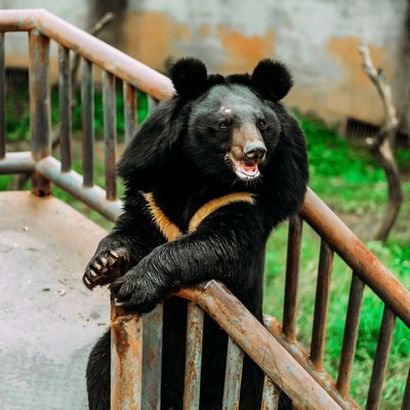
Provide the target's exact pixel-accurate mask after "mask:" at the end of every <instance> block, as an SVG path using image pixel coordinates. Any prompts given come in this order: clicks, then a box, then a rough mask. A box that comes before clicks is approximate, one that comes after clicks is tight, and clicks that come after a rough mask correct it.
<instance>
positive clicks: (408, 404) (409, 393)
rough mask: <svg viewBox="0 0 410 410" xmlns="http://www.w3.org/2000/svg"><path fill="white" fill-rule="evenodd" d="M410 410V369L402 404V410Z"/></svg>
mask: <svg viewBox="0 0 410 410" xmlns="http://www.w3.org/2000/svg"><path fill="white" fill-rule="evenodd" d="M409 409H410V368H409V372H408V374H407V382H406V388H405V389H404V395H403V401H402V403H401V410H409Z"/></svg>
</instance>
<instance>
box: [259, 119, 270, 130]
mask: <svg viewBox="0 0 410 410" xmlns="http://www.w3.org/2000/svg"><path fill="white" fill-rule="evenodd" d="M257 124H258V128H260V129H261V130H264V129H265V128H266V126H267V125H268V124H266V121H265V120H262V119H260V120H258V121H257Z"/></svg>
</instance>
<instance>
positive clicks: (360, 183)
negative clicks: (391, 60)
mask: <svg viewBox="0 0 410 410" xmlns="http://www.w3.org/2000/svg"><path fill="white" fill-rule="evenodd" d="M23 94H24V93H23ZM57 97H58V95H57V94H56V92H53V93H52V102H53V109H52V120H53V123H55V121H56V120H57V115H58V111H57ZM16 101H17V102H15V104H17V105H18V104H24V103H25V102H24V101H27V95H20V96H17V100H16ZM15 104H14V105H13V104H12V103H11V102H10V101H9V100H8V105H7V107H6V109H7V113H8V115H7V130H8V136H9V137H10V139H11V140H14V141H21V140H27V138H28V134H29V123H28V114H27V115H26V113H25V111H24V110H23V113H21V112H20V111H21V109H19V110H16V108H15ZM122 104H123V103H122V98H121V96H120V95H118V96H117V113H118V120H117V128H118V133H119V139H120V140H121V139H122V136H123V132H124V117H123V105H122ZM13 107H14V108H13ZM138 107H139V112H138V116H139V120H140V122H141V121H142V120H143V119H144V118H145V116H146V114H147V110H148V101H147V97H146V96H145V95H143V94H139V95H138ZM26 111H27V110H26ZM95 112H96V121H95V130H96V136H97V140H98V139H101V136H102V133H103V123H102V118H103V114H102V103H101V94H100V93H98V92H97V93H96V96H95ZM14 113H16V114H14ZM17 113H18V114H17ZM299 118H300V121H301V125H302V127H303V129H304V130H305V133H306V135H307V139H308V146H309V159H310V175H311V177H310V186H311V187H312V188H313V189H314V190H315V191H316V192H317V193H318V194H319V195H320V196H321V198H322V199H324V200H325V201H326V202H327V203H328V204H329V205H330V206H331V207H332V208H333V209H334V210H335V211H336V212H337V213H338V214H339V215H341V216H342V218H343V219H344V220H345V221H346V222H347V223H348V224H349V225H350V226H351V228H352V229H353V230H354V231H356V232H358V233H359V236H360V237H362V238H364V240H368V239H369V238H371V233H372V229H373V228H374V226H375V224H376V222H377V220H378V219H379V218H380V217H381V215H382V212H383V208H384V204H385V199H386V184H385V179H384V175H383V172H382V171H381V170H380V169H379V168H378V166H377V165H376V164H375V163H374V161H373V159H372V158H371V156H370V155H369V153H368V152H367V150H366V148H364V147H362V146H354V147H353V146H351V145H349V143H348V142H347V141H346V140H344V139H342V138H340V137H338V136H337V134H336V133H335V132H333V131H332V130H330V129H328V128H327V127H326V126H325V124H323V123H321V122H320V121H317V120H311V119H309V118H305V117H302V116H299ZM73 129H74V131H75V132H77V133H78V131H79V130H80V129H81V104H80V103H79V104H78V105H77V106H76V107H75V109H74V113H73ZM77 145H78V141H77ZM397 157H398V163H399V165H400V166H401V167H402V168H403V169H409V168H410V154H409V151H405V150H400V151H398V152H397ZM73 168H74V169H75V170H77V171H78V172H81V165H80V162H79V161H78V160H75V161H74V164H73ZM95 174H96V183H97V184H99V185H100V186H103V185H104V180H103V166H102V163H101V161H97V163H96V165H95ZM10 182H11V177H10V176H0V190H5V189H7V188H8V186H9V184H10ZM403 188H404V191H405V195H406V201H405V203H404V205H403V207H402V210H401V215H400V218H399V220H398V222H397V225H396V227H395V229H394V231H393V232H392V234H391V236H390V239H389V241H388V242H387V243H386V244H385V245H381V244H380V243H376V242H367V245H368V247H369V248H370V249H371V250H372V251H373V252H374V253H375V254H376V255H377V256H378V257H379V258H380V259H381V260H382V262H383V263H385V264H386V266H388V267H389V268H390V269H391V270H392V271H393V272H394V273H395V274H396V275H397V276H398V277H399V279H400V280H401V281H402V283H404V285H405V286H406V287H407V288H410V230H409V227H408V221H409V220H410V201H409V200H408V198H409V196H410V182H406V183H404V184H403ZM121 190H122V188H121V187H120V194H121V192H122V191H121ZM53 193H54V194H55V195H56V196H57V197H59V198H61V199H62V200H64V201H66V202H68V203H70V204H71V205H72V206H74V207H75V208H76V209H78V210H79V211H80V212H83V213H85V214H86V215H87V216H88V217H90V218H91V219H93V220H94V221H96V222H97V223H99V224H101V225H102V226H103V227H105V228H106V229H110V227H111V226H112V224H111V223H110V222H107V221H106V220H105V219H104V218H103V217H101V216H100V215H99V214H98V213H97V212H95V211H92V210H90V209H89V208H88V207H87V206H86V205H84V204H82V203H80V202H78V201H76V200H75V199H73V198H72V197H71V196H70V195H68V194H67V193H65V192H64V191H62V190H60V189H59V188H56V187H53ZM303 238H304V240H303V243H302V252H301V269H300V279H299V293H298V337H299V339H300V340H301V341H303V343H304V344H305V345H306V346H307V347H308V348H309V344H310V339H311V333H312V318H313V309H314V295H315V288H316V277H317V265H318V253H319V246H320V242H319V238H318V237H317V235H316V234H315V233H314V232H313V231H312V230H311V229H310V228H308V227H307V226H305V227H304V233H303ZM286 243H287V225H286V224H283V225H282V226H280V227H279V228H278V229H277V230H275V232H273V234H272V236H271V238H270V240H269V243H268V247H267V255H266V280H265V305H264V309H265V312H266V313H269V314H272V315H273V316H275V317H276V318H278V319H281V318H282V310H283V289H284V279H285V276H284V272H285V262H286V261H285V258H286ZM350 281H351V271H350V269H349V268H348V267H347V266H346V265H345V264H344V262H343V261H341V260H340V259H339V258H338V257H336V258H335V261H334V269H333V272H332V282H331V294H330V308H329V313H328V327H327V343H326V355H325V368H326V369H327V370H328V371H329V372H330V373H331V374H332V376H333V377H336V376H337V368H338V364H339V356H340V347H341V342H342V337H343V327H344V319H345V315H346V306H347V299H348V293H349V286H350ZM382 311H383V305H382V303H381V302H380V300H379V299H378V297H377V296H375V295H374V293H373V292H372V291H371V290H370V289H368V288H366V291H365V296H364V300H363V307H362V313H361V321H360V328H359V341H358V347H357V353H356V359H355V364H354V371H353V379H352V387H351V391H352V395H353V397H354V398H355V399H356V400H357V401H358V402H359V404H361V405H363V404H364V403H365V400H366V394H367V388H368V383H369V379H370V372H371V366H372V360H373V357H374V352H375V349H376V345H377V337H378V330H379V326H380V319H381V315H382ZM409 340H410V332H409V331H408V330H407V328H406V327H405V326H404V324H403V323H401V322H400V321H398V322H397V324H396V328H395V333H394V339H393V346H392V350H391V354H390V359H389V364H388V374H387V377H386V381H385V385H384V390H383V396H384V401H383V403H382V408H383V409H387V410H390V409H391V410H393V409H397V408H399V407H400V405H399V403H400V400H401V397H402V394H403V390H404V383H405V377H406V372H407V367H408V363H409V356H410V343H409Z"/></svg>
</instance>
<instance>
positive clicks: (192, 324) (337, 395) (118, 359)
mask: <svg viewBox="0 0 410 410" xmlns="http://www.w3.org/2000/svg"><path fill="white" fill-rule="evenodd" d="M8 31H27V32H28V33H29V70H30V113H31V151H30V152H11V153H8V152H6V129H5V108H4V107H5V98H6V92H5V81H4V76H5V53H4V45H5V41H7V32H8ZM50 41H55V42H57V43H58V47H59V49H58V68H59V77H58V85H59V110H60V129H59V133H60V149H61V151H60V157H61V161H59V160H57V159H56V158H54V157H53V156H52V155H51V141H50V96H49V92H50V91H49V90H50V81H49V66H50V59H49V49H50ZM73 53H78V54H79V55H80V56H81V59H82V81H81V100H82V101H81V103H82V144H83V150H82V173H83V175H80V174H79V173H77V172H75V171H73V169H72V158H71V127H72V119H71V109H70V107H71V96H72V93H71V82H70V76H69V72H70V57H71V56H72V55H73ZM95 66H96V67H99V68H100V69H102V71H103V76H102V84H103V110H104V112H103V117H104V140H105V161H104V162H105V189H103V188H101V187H99V186H96V185H95V184H94V175H93V170H94V128H93V127H94V121H93V119H94V110H93V94H94V82H95V81H94V76H93V68H94V67H95ZM116 79H117V80H120V81H122V85H123V99H124V118H125V139H126V140H129V139H130V138H131V135H132V134H133V133H134V131H135V129H136V127H137V120H136V111H137V103H136V92H137V89H140V90H142V91H145V92H146V93H148V94H149V95H150V96H152V97H153V98H155V99H158V100H161V99H165V98H169V97H170V96H172V95H173V92H174V90H173V86H172V84H171V82H170V80H169V79H168V78H167V77H165V76H163V75H161V74H159V73H157V72H156V71H154V70H152V69H150V68H149V67H147V66H145V65H144V64H141V63H139V62H137V61H135V60H134V59H132V58H130V57H128V56H126V55H125V54H123V53H121V52H120V51H118V50H116V49H114V48H113V47H111V46H109V45H107V44H105V43H104V42H102V41H100V40H98V39H96V38H94V37H92V36H91V35H89V34H87V33H85V32H83V31H81V30H79V29H77V28H75V27H74V26H72V25H70V24H68V23H66V22H64V21H63V20H61V19H59V18H57V17H55V16H53V15H52V14H50V13H48V12H46V11H44V10H2V11H0V173H27V172H30V173H32V191H33V193H34V194H36V195H48V194H49V192H50V183H54V184H56V185H58V186H60V187H61V188H63V189H64V190H65V191H67V192H69V193H71V194H72V195H73V196H75V197H76V198H78V199H80V200H81V201H83V202H84V203H86V204H87V205H89V206H90V207H91V208H93V209H95V210H97V211H98V212H100V213H101V214H102V215H104V216H106V217H107V218H108V219H110V220H112V221H114V220H115V219H116V218H117V217H118V215H119V213H120V211H121V203H120V201H119V200H118V199H117V189H116V180H115V173H114V164H115V160H116V146H117V143H116V139H117V135H116V132H117V131H116V126H115V121H116V114H117V113H116V108H115V92H116V91H115V86H114V84H115V81H116ZM303 221H306V222H307V223H308V224H309V225H310V226H311V227H312V228H313V229H314V230H315V231H316V232H317V233H318V234H319V235H320V237H321V247H320V252H319V254H320V258H319V269H318V281H317V289H316V301H315V311H314V326H313V332H312V340H311V348H310V352H307V351H306V350H305V349H304V348H303V346H302V345H301V344H300V343H299V342H298V341H297V340H296V321H297V309H296V304H297V292H298V276H299V255H300V247H301V240H302V226H303ZM334 252H336V253H337V254H338V255H339V256H340V257H341V258H342V259H343V260H344V261H345V262H346V263H347V264H348V265H349V266H350V267H351V268H352V270H353V273H352V282H351V288H350V295H349V302H348V308H347V314H346V320H345V331H344V339H343V344H342V353H341V358H340V364H339V372H338V378H337V381H336V382H334V381H333V379H332V378H331V377H330V375H329V374H328V373H327V372H326V371H325V370H324V369H323V359H324V348H325V343H326V337H325V336H326V325H327V311H328V307H329V292H330V279H331V271H332V262H333V254H334ZM365 286H368V287H369V288H371V289H372V290H373V291H374V292H375V293H376V295H378V297H379V298H380V299H381V300H382V301H383V302H384V305H385V309H384V314H383V318H382V322H381V327H380V334H379V342H378V347H377V351H376V355H375V358H374V365H373V371H372V376H371V380H370V385H369V393H368V400H367V408H368V409H376V408H378V407H379V405H380V398H381V392H382V386H383V378H384V374H385V369H386V363H387V359H388V354H389V350H390V345H391V340H392V333H393V329H394V323H395V318H396V317H398V318H400V319H401V320H402V321H403V322H404V323H405V324H406V325H407V326H408V327H410V293H409V292H408V291H407V290H406V289H405V288H404V287H403V286H402V285H401V283H400V282H399V281H398V280H397V279H396V278H395V277H394V276H393V275H392V274H391V273H390V272H389V271H388V270H387V269H386V268H385V267H384V266H383V265H382V264H381V263H380V262H379V261H378V259H377V258H376V257H375V256H374V255H373V254H372V253H371V252H370V251H369V250H367V249H366V247H365V246H364V245H363V244H362V243H361V242H360V240H359V239H358V238H357V237H356V236H355V235H354V234H353V233H352V232H351V231H350V230H349V229H348V228H347V227H346V226H345V225H344V224H343V222H342V221H341V220H340V219H339V218H338V217H337V216H336V215H335V214H333V212H332V211H331V210H330V209H329V208H328V207H327V206H326V205H325V204H324V203H323V201H321V200H320V199H319V198H318V197H317V196H316V195H315V194H314V193H313V192H312V191H311V190H308V192H307V194H306V197H305V203H304V205H303V206H302V208H301V210H300V212H299V215H296V216H294V217H293V218H291V220H290V223H289V240H288V259H287V269H286V285H285V302H284V316H283V324H282V325H281V324H280V323H279V322H278V321H277V320H276V319H274V318H271V317H266V318H265V327H264V326H262V325H261V324H260V323H259V322H258V321H257V320H256V319H255V318H253V317H252V316H251V315H250V314H249V312H248V311H247V310H246V309H245V308H244V307H243V305H242V304H241V303H240V302H239V301H238V300H237V299H236V298H235V297H234V296H232V295H231V294H230V293H229V291H228V290H226V289H225V288H224V287H223V286H222V285H221V284H219V283H217V282H214V281H211V282H209V283H207V284H205V285H203V286H201V287H198V288H196V289H184V290H182V291H181V292H180V293H179V294H178V295H177V296H178V297H182V298H185V299H187V300H188V301H189V314H188V330H189V332H188V334H187V346H186V351H187V357H186V369H187V371H186V378H185V390H184V409H195V408H198V400H199V394H200V391H199V386H200V383H199V381H200V377H201V374H200V363H201V346H202V327H203V311H206V312H207V313H208V314H209V315H210V316H211V317H212V318H213V319H214V320H215V321H216V322H218V323H219V325H220V326H221V327H222V328H223V329H224V330H225V331H226V332H227V333H228V335H229V344H228V357H227V363H226V377H225V388H224V396H223V400H224V402H223V408H224V409H225V408H238V402H239V399H240V397H239V394H240V385H241V373H242V362H243V356H244V353H245V354H247V355H249V356H250V357H251V358H252V360H254V361H255V362H256V363H257V364H258V365H259V366H260V368H261V369H262V370H263V371H264V373H265V375H266V376H265V382H264V392H263V403H262V409H264V410H268V409H274V408H277V402H278V396H279V391H280V390H283V391H284V392H285V393H286V394H287V395H288V396H289V397H290V398H291V399H292V402H293V405H294V407H296V408H311V409H319V408H321V409H332V408H345V409H353V408H357V407H358V406H357V404H356V403H355V402H354V401H353V399H352V398H351V397H350V396H349V390H350V380H351V377H352V365H353V360H354V355H355V348H356V344H357V337H358V324H359V317H360V307H361V303H362V299H363V292H364V288H365ZM232 317H235V319H236V320H235V321H232ZM238 318H240V320H237V319H238ZM161 345H162V306H159V307H157V308H156V309H155V310H154V311H153V312H151V313H150V314H148V315H144V316H143V317H139V316H138V315H130V314H125V313H124V312H122V311H121V309H120V308H118V307H116V306H115V304H112V389H111V392H112V398H111V399H112V407H113V408H115V409H120V408H124V409H125V408H141V407H143V406H145V408H159V403H160V384H159V383H158V382H155V381H158V380H159V379H160V375H161ZM135 358H138V360H135ZM284 375H285V376H284ZM409 380H410V378H409V377H408V378H407V384H406V389H405V393H404V397H403V404H402V409H408V408H410V381H409ZM125 399H127V400H125ZM126 403H128V404H126ZM129 403H131V404H129ZM142 403H143V404H142ZM127 406H128V407H127Z"/></svg>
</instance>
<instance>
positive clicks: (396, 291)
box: [299, 189, 410, 327]
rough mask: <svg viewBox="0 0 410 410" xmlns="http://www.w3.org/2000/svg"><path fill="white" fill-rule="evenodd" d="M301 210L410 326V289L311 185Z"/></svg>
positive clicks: (303, 215)
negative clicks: (384, 264)
mask: <svg viewBox="0 0 410 410" xmlns="http://www.w3.org/2000/svg"><path fill="white" fill-rule="evenodd" d="M299 213H300V215H301V216H302V217H303V218H304V219H305V220H306V222H307V223H308V224H309V225H310V226H312V228H313V229H314V230H315V231H316V232H317V233H318V234H319V235H320V236H321V237H323V238H324V239H325V240H326V241H327V242H328V243H329V245H330V246H331V247H332V248H333V249H334V251H335V252H337V253H338V254H339V256H341V258H342V259H343V260H344V261H345V262H346V263H347V264H348V265H349V266H350V267H351V268H352V269H353V270H354V271H355V272H356V274H357V275H359V276H360V277H361V279H362V280H363V281H364V282H365V283H366V284H367V285H368V286H370V287H371V288H372V289H373V291H374V292H375V293H376V294H377V295H378V296H379V297H380V298H381V299H382V300H383V301H384V302H385V303H387V305H388V306H389V307H390V308H391V309H392V310H393V312H394V313H396V315H397V316H398V317H399V318H400V319H401V320H402V321H403V322H404V323H405V324H406V325H407V326H408V327H410V292H409V291H408V290H407V289H406V288H405V287H404V286H403V285H402V284H401V283H400V282H399V280H398V279H397V278H396V277H395V276H394V275H393V274H392V273H391V272H390V271H389V270H388V269H387V268H386V267H385V266H383V264H382V263H381V262H380V261H379V260H378V259H377V258H376V256H374V255H373V254H372V253H371V252H370V251H369V250H368V249H367V248H366V246H365V245H364V244H363V243H362V242H361V241H360V239H359V238H358V237H357V236H356V235H355V234H354V233H353V232H352V231H351V230H350V229H349V228H348V227H347V226H346V225H345V224H344V223H343V222H342V220H341V219H339V218H338V217H337V216H336V215H335V214H334V213H333V211H332V210H331V209H330V208H329V207H328V206H327V205H326V204H325V203H324V202H323V201H322V200H321V199H320V198H319V197H318V196H317V195H316V194H315V193H314V192H313V191H312V190H311V189H308V191H307V193H306V196H305V202H304V204H303V206H302V208H301V209H300V211H299Z"/></svg>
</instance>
